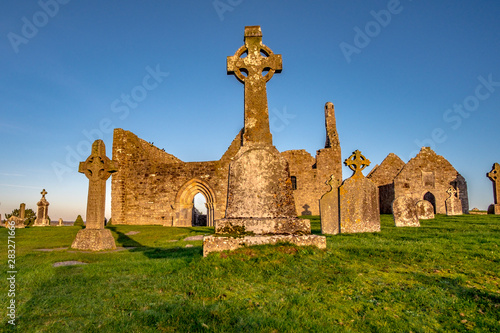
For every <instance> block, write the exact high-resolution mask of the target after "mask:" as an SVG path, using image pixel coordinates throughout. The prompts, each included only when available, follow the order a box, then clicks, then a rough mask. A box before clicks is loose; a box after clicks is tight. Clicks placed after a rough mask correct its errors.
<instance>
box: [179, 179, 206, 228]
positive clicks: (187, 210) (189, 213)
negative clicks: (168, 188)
mask: <svg viewBox="0 0 500 333" xmlns="http://www.w3.org/2000/svg"><path fill="white" fill-rule="evenodd" d="M197 194H201V195H202V196H203V197H204V199H205V203H204V204H205V207H206V225H207V226H209V227H213V226H214V209H215V195H214V191H213V190H212V188H211V187H210V185H208V184H207V183H206V182H204V181H202V180H201V179H197V178H193V179H191V180H190V181H188V182H186V183H185V184H184V185H182V186H181V188H180V189H179V191H178V192H177V196H176V197H175V206H174V210H175V213H174V223H173V225H174V226H176V227H191V226H193V225H195V224H194V223H197V221H195V220H193V217H194V213H193V211H194V207H195V205H194V200H195V196H196V195H197Z"/></svg>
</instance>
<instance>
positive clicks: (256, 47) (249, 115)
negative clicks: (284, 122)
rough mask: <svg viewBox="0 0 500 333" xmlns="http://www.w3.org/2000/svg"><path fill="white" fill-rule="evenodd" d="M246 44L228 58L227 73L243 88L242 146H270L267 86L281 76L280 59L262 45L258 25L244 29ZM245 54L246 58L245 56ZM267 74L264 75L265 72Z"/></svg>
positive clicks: (278, 55) (271, 140) (279, 56)
mask: <svg viewBox="0 0 500 333" xmlns="http://www.w3.org/2000/svg"><path fill="white" fill-rule="evenodd" d="M244 40H245V45H244V46H242V47H240V48H239V49H238V51H236V53H235V54H234V55H233V56H230V57H227V73H228V74H234V75H235V76H236V78H238V80H239V81H240V82H242V83H243V84H244V85H245V130H244V134H243V145H245V143H261V144H265V145H272V142H273V139H272V135H271V131H270V129H269V111H268V107H267V92H266V83H267V81H269V80H270V79H271V78H272V77H273V75H274V73H280V72H281V69H282V60H281V55H280V54H274V53H273V51H271V49H270V48H269V47H267V46H266V45H264V44H262V31H261V29H260V26H249V27H245V39H244ZM245 55H246V56H245ZM266 71H267V73H265V72H266Z"/></svg>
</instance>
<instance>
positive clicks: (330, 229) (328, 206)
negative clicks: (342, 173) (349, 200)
mask: <svg viewBox="0 0 500 333" xmlns="http://www.w3.org/2000/svg"><path fill="white" fill-rule="evenodd" d="M326 184H327V185H329V186H330V190H329V191H328V192H326V193H325V194H323V196H322V197H321V199H320V200H319V210H320V214H321V233H322V234H329V235H336V234H338V233H339V232H340V219H339V181H338V180H337V179H335V176H334V175H331V177H330V179H329V180H328V181H327V182H326Z"/></svg>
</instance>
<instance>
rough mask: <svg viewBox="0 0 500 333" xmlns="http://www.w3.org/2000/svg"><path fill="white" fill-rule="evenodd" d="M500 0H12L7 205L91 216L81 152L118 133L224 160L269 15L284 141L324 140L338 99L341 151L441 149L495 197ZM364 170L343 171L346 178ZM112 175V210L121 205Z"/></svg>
mask: <svg viewBox="0 0 500 333" xmlns="http://www.w3.org/2000/svg"><path fill="white" fill-rule="evenodd" d="M499 17H500V2H498V1H496V0H478V1H461V0H458V1H457V0H455V1H451V0H448V1H431V0H400V1H397V0H382V1H361V0H345V1H340V0H315V1H290V0H288V1H284V0H283V1H279V0H273V1H260V0H257V1H250V0H216V1H212V0H204V1H201V0H198V1H194V0H191V1H189V0H187V1H186V0H183V1H180V0H179V1H174V0H171V1H170V0H169V1H167V0H166V1H139V0H135V1H134V0H109V1H96V0H87V1H78V0H71V1H68V0H41V1H36V0H24V1H6V2H4V3H3V4H2V11H1V12H0V21H1V22H2V24H1V25H0V29H1V32H0V60H1V61H0V73H1V75H0V140H1V145H0V147H1V152H0V153H1V155H0V156H1V157H2V160H3V161H2V163H1V164H0V213H1V214H2V216H4V214H6V213H10V212H11V211H12V210H13V209H15V208H18V207H19V204H20V203H21V202H24V203H26V207H27V208H31V209H34V210H36V203H37V202H38V201H39V200H40V197H41V195H40V192H41V191H42V189H46V191H47V192H48V194H47V196H46V198H47V200H48V201H49V202H50V206H49V216H50V217H51V219H52V220H57V219H59V218H63V219H64V220H67V221H74V219H75V218H76V216H77V215H78V214H80V215H82V216H83V217H84V218H85V213H86V201H87V190H88V180H87V178H86V177H85V176H84V175H83V174H79V173H78V162H80V161H84V160H85V159H86V158H87V157H88V155H89V154H90V146H91V143H92V142H93V141H94V140H95V139H103V140H104V142H105V144H106V150H107V156H108V157H110V158H111V155H112V144H113V133H112V131H113V129H114V128H123V129H125V130H129V131H132V132H133V133H135V134H136V135H138V136H139V137H140V138H142V139H144V140H146V141H148V142H154V145H155V146H157V147H159V148H164V149H165V150H166V151H167V152H169V153H171V154H173V155H175V156H177V157H178V158H180V159H181V160H183V161H209V160H217V159H219V158H220V157H221V156H222V155H223V154H224V152H225V151H226V149H227V148H228V146H229V144H230V143H231V141H232V139H233V138H234V137H235V135H236V134H237V133H238V131H239V130H240V129H241V128H242V126H243V85H242V84H241V83H240V82H238V81H237V80H236V78H235V77H234V76H232V75H231V76H230V75H227V73H226V57H227V56H231V55H233V54H234V53H235V52H236V50H237V49H238V48H239V47H240V46H242V45H243V33H244V27H245V26H250V25H260V26H261V28H262V32H263V43H264V44H265V45H267V46H268V47H270V48H271V50H273V52H274V53H276V54H281V55H282V58H283V71H282V73H279V74H275V75H274V77H273V78H272V79H271V80H270V81H269V82H268V84H267V93H268V104H269V113H270V122H271V131H272V134H273V140H274V141H273V142H274V145H275V146H276V147H277V148H278V150H280V151H285V150H290V149H306V150H307V151H308V152H309V153H311V154H312V155H313V156H314V155H315V152H316V150H318V149H321V148H323V147H324V144H325V135H326V134H325V127H324V105H325V103H326V102H328V101H331V102H333V103H334V105H335V112H336V118H337V130H338V132H339V137H340V142H341V148H342V158H343V159H346V158H348V157H349V156H350V154H351V153H352V152H353V151H354V150H356V149H359V150H360V151H361V152H362V153H363V154H364V155H365V156H366V157H367V158H368V159H369V160H370V161H371V162H372V164H371V166H370V167H368V168H367V169H365V175H366V174H367V173H368V172H369V171H370V169H371V168H372V167H374V166H375V165H376V164H380V163H381V162H382V160H383V159H384V158H385V157H386V156H387V155H388V154H389V153H391V152H393V153H395V154H397V155H398V156H399V157H400V158H401V159H402V160H403V161H405V162H407V161H408V160H409V159H410V158H412V157H414V156H415V155H416V154H417V153H418V151H419V149H420V147H422V146H431V147H432V148H433V149H434V150H435V151H436V153H437V154H439V155H442V156H444V157H445V158H446V159H448V161H450V162H451V163H452V165H453V166H454V167H455V168H456V169H457V171H458V172H460V173H461V174H462V175H463V176H464V177H465V179H466V180H467V183H468V190H469V202H470V208H473V207H478V208H480V209H486V208H487V207H488V205H490V204H491V203H492V202H493V190H492V183H491V181H490V180H489V179H487V178H486V173H487V172H489V171H490V170H491V167H492V165H493V163H495V162H500V145H499V144H498V142H499V134H498V128H499V125H500V113H499V111H500V20H499V19H498V18H499ZM350 175H351V172H350V171H349V169H346V168H344V178H347V177H349V176H350ZM110 189H111V181H110V180H108V183H107V191H108V194H107V203H106V212H107V213H106V216H107V217H108V218H109V217H110V215H111V214H110V202H111V201H110Z"/></svg>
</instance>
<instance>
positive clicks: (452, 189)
mask: <svg viewBox="0 0 500 333" xmlns="http://www.w3.org/2000/svg"><path fill="white" fill-rule="evenodd" d="M446 193H448V195H449V196H450V198H453V197H455V196H456V195H457V190H455V188H454V187H453V186H451V187H450V188H449V189H447V190H446Z"/></svg>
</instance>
